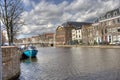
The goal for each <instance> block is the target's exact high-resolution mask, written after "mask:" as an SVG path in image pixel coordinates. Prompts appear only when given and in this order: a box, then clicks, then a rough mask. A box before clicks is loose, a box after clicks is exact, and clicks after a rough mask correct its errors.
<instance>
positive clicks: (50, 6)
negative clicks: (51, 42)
mask: <svg viewBox="0 0 120 80" xmlns="http://www.w3.org/2000/svg"><path fill="white" fill-rule="evenodd" d="M23 3H24V9H25V11H24V12H23V13H22V19H23V20H24V21H25V25H24V26H22V27H21V30H20V32H19V33H20V34H19V36H18V38H23V37H30V36H33V35H38V34H41V33H44V32H55V29H56V27H57V26H59V25H61V24H62V23H64V22H67V21H79V22H85V21H87V22H93V21H94V20H95V19H96V18H97V17H99V16H100V15H102V14H104V13H105V12H106V11H109V10H112V9H115V8H118V7H120V0H23Z"/></svg>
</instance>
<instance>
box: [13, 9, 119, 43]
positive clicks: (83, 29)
mask: <svg viewBox="0 0 120 80" xmlns="http://www.w3.org/2000/svg"><path fill="white" fill-rule="evenodd" d="M14 42H15V43H25V44H27V43H42V42H43V43H48V42H49V43H55V45H66V44H87V45H88V44H90V45H94V44H114V43H115V42H120V8H117V9H114V10H111V11H108V12H106V13H105V14H103V15H102V16H98V18H97V19H96V20H95V22H94V23H90V22H72V21H71V22H65V23H63V24H62V25H61V26H58V27H57V28H56V33H44V34H41V35H37V36H33V37H31V38H23V39H15V40H14Z"/></svg>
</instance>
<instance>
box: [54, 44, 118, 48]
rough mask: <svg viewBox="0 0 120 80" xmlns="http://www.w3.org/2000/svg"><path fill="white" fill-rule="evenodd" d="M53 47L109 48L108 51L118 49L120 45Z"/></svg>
mask: <svg viewBox="0 0 120 80" xmlns="http://www.w3.org/2000/svg"><path fill="white" fill-rule="evenodd" d="M55 47H84V48H109V49H120V45H118V46H117V45H93V46H89V45H55Z"/></svg>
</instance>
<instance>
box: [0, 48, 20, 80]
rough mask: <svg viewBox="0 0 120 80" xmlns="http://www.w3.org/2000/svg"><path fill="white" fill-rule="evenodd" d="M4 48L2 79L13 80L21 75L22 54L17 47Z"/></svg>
mask: <svg viewBox="0 0 120 80" xmlns="http://www.w3.org/2000/svg"><path fill="white" fill-rule="evenodd" d="M1 48H2V67H3V68H2V78H3V80H8V79H11V78H13V77H15V76H18V75H19V73H20V53H19V52H18V50H17V47H9V46H5V47H1Z"/></svg>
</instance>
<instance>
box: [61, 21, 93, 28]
mask: <svg viewBox="0 0 120 80" xmlns="http://www.w3.org/2000/svg"><path fill="white" fill-rule="evenodd" d="M89 24H92V23H90V22H72V21H70V22H66V23H63V24H62V26H63V27H67V25H72V26H74V27H75V29H80V28H81V27H82V26H83V25H89Z"/></svg>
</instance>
